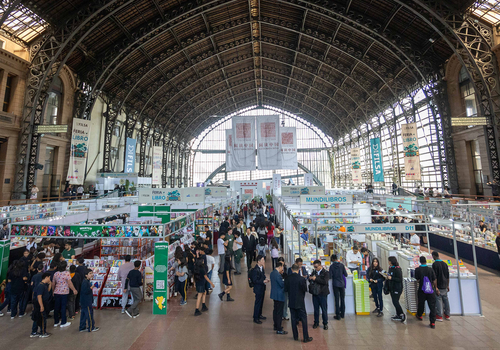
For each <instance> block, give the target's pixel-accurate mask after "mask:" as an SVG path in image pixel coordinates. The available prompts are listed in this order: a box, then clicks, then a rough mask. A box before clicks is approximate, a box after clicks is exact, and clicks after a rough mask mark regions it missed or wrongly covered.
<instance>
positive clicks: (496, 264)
mask: <svg viewBox="0 0 500 350" xmlns="http://www.w3.org/2000/svg"><path fill="white" fill-rule="evenodd" d="M429 241H430V245H431V249H434V248H435V249H438V250H442V251H444V252H446V253H448V254H450V255H451V256H454V254H455V253H454V250H453V238H451V237H447V236H445V235H442V234H438V233H433V232H429ZM457 249H458V257H459V258H461V259H465V260H469V261H473V260H474V258H473V256H472V244H469V243H466V242H461V241H459V240H457ZM476 258H477V263H478V264H479V265H482V266H485V267H488V268H490V269H493V270H496V271H498V270H500V258H499V257H498V252H497V251H495V250H493V249H490V248H483V247H478V246H476Z"/></svg>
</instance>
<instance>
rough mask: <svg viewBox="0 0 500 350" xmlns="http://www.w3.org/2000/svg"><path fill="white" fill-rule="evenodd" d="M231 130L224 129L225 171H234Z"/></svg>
mask: <svg viewBox="0 0 500 350" xmlns="http://www.w3.org/2000/svg"><path fill="white" fill-rule="evenodd" d="M233 151H234V150H233V130H232V129H226V171H234V166H233V159H234V154H233Z"/></svg>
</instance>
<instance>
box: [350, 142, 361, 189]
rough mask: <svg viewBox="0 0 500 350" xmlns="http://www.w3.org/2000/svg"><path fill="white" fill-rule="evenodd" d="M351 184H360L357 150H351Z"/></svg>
mask: <svg viewBox="0 0 500 350" xmlns="http://www.w3.org/2000/svg"><path fill="white" fill-rule="evenodd" d="M351 166H352V169H351V174H352V183H353V184H361V182H362V179H361V156H360V152H359V148H351Z"/></svg>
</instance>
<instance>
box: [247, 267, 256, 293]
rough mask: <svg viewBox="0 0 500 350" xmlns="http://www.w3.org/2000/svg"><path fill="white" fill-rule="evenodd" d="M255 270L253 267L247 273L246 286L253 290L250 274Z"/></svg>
mask: <svg viewBox="0 0 500 350" xmlns="http://www.w3.org/2000/svg"><path fill="white" fill-rule="evenodd" d="M254 269H255V266H254V267H253V269H251V270H250V271H248V276H247V277H248V286H249V287H250V288H253V281H252V273H253V270H254Z"/></svg>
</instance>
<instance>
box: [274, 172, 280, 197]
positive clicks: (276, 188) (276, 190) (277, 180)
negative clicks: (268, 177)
mask: <svg viewBox="0 0 500 350" xmlns="http://www.w3.org/2000/svg"><path fill="white" fill-rule="evenodd" d="M273 193H274V194H275V195H276V196H281V174H273Z"/></svg>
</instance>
